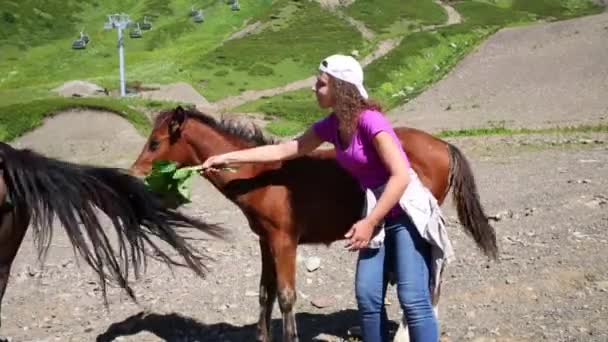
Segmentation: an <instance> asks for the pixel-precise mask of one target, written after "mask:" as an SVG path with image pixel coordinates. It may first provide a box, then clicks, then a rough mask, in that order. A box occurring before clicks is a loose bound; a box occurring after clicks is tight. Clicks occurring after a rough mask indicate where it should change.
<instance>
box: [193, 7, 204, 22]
mask: <svg viewBox="0 0 608 342" xmlns="http://www.w3.org/2000/svg"><path fill="white" fill-rule="evenodd" d="M203 21H205V17H204V16H203V10H200V9H199V10H198V12H196V15H195V16H194V22H195V23H202V22H203Z"/></svg>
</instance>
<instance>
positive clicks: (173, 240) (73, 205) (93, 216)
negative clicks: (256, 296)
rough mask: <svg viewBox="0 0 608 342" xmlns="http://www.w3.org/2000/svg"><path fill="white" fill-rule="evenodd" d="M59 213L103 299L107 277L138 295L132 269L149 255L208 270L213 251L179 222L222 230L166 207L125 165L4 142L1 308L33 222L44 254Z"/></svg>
mask: <svg viewBox="0 0 608 342" xmlns="http://www.w3.org/2000/svg"><path fill="white" fill-rule="evenodd" d="M100 213H103V214H105V215H106V216H107V217H108V218H109V220H110V224H106V226H108V228H109V226H112V227H113V228H114V234H111V235H115V236H116V237H117V240H118V246H115V247H113V246H112V244H111V243H110V241H109V240H110V236H109V235H108V234H107V233H106V232H105V231H104V224H103V223H102V222H101V221H100V220H99V217H98V214H100ZM54 219H57V220H58V221H59V223H61V225H62V226H63V227H64V228H65V232H66V234H67V236H68V238H69V239H70V241H71V243H72V245H73V247H74V252H76V251H78V253H79V254H80V256H82V257H83V258H84V260H85V261H86V262H87V263H88V264H89V265H90V266H91V267H93V269H94V270H95V271H96V273H97V274H98V276H99V279H100V282H101V288H102V294H103V299H104V304H105V305H108V303H107V298H106V281H112V280H113V281H115V282H116V283H118V285H119V286H120V287H122V288H123V289H125V290H126V292H127V294H128V295H129V297H130V298H131V299H132V300H134V301H136V297H135V294H134V293H133V290H132V289H131V287H130V286H129V279H128V278H129V273H130V272H129V268H130V267H133V271H134V273H135V276H136V277H137V276H139V274H140V268H141V267H142V266H143V267H145V266H146V257H147V256H150V257H153V258H155V259H160V260H162V261H164V262H165V263H167V264H168V265H169V266H171V265H180V266H187V267H188V268H190V269H191V270H193V271H194V272H195V273H196V274H198V275H200V276H204V275H205V272H206V267H205V265H204V263H203V260H204V259H205V258H207V257H206V256H205V255H202V254H199V253H198V252H197V251H196V250H195V249H194V248H193V247H192V246H191V245H190V244H189V243H188V241H187V240H188V239H187V238H185V237H184V236H182V234H180V233H179V232H178V231H177V229H178V228H179V227H183V228H190V229H193V230H195V231H201V232H204V233H207V234H210V235H211V236H214V237H221V236H222V235H223V233H222V229H221V227H218V226H215V225H209V224H206V223H204V222H202V221H199V220H197V219H194V218H190V217H188V216H186V215H184V214H181V213H180V212H178V211H175V210H173V209H167V208H165V207H164V206H163V204H162V202H161V200H160V199H159V198H158V197H157V195H156V194H154V193H152V192H151V191H150V190H148V188H147V187H146V186H145V185H144V184H143V183H142V182H141V180H139V179H138V178H135V177H133V176H132V175H130V174H128V172H127V171H126V170H120V169H114V168H104V167H95V166H88V165H80V164H74V163H68V162H64V161H61V160H57V159H51V158H47V157H44V156H42V155H40V154H37V153H35V152H33V151H30V150H16V149H13V148H12V147H11V146H9V145H7V144H5V143H1V142H0V306H1V304H2V298H3V296H4V291H5V290H6V285H7V283H8V278H9V274H10V269H11V265H12V263H13V260H14V259H15V256H16V255H17V251H18V250H19V247H20V246H21V243H22V241H23V238H24V236H25V233H26V231H27V229H28V227H29V226H30V223H32V229H33V233H34V238H35V240H36V242H37V247H38V252H39V257H40V258H41V259H43V257H44V256H45V255H46V251H47V250H48V247H49V245H50V240H51V236H52V234H53V221H54ZM157 239H160V240H161V241H163V242H165V243H166V244H167V245H168V246H169V247H171V248H173V249H174V250H175V251H177V253H178V254H179V255H180V257H181V258H183V260H184V261H185V264H183V263H180V262H178V261H177V260H174V259H172V258H171V257H169V256H168V255H167V254H166V253H165V252H164V251H163V250H162V249H161V248H160V247H161V246H159V245H157V242H158V241H154V240H157ZM87 240H88V241H89V243H87ZM116 247H118V248H116ZM0 341H6V339H2V338H0Z"/></svg>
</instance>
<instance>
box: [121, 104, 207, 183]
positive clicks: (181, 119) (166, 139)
mask: <svg viewBox="0 0 608 342" xmlns="http://www.w3.org/2000/svg"><path fill="white" fill-rule="evenodd" d="M187 122H188V113H187V112H186V110H184V109H183V108H182V107H181V106H180V107H177V108H175V109H173V110H169V111H165V112H161V113H160V114H159V115H158V116H157V117H156V120H155V122H154V127H153V128H152V132H150V136H149V137H148V140H147V141H146V144H145V145H144V147H143V149H142V151H141V153H140V154H139V156H138V157H137V159H136V160H135V162H134V163H133V165H131V174H133V175H136V176H144V175H146V174H148V173H149V172H150V171H151V170H152V163H153V162H154V161H157V160H172V161H175V162H176V163H178V164H179V165H183V166H186V165H193V164H195V163H196V162H197V160H196V156H195V154H194V151H193V149H192V147H191V146H190V145H189V143H188V141H187V139H186V136H187V133H186V124H187Z"/></svg>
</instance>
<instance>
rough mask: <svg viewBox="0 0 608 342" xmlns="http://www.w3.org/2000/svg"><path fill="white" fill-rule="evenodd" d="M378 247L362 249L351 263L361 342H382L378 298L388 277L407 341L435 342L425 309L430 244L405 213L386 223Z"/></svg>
mask: <svg viewBox="0 0 608 342" xmlns="http://www.w3.org/2000/svg"><path fill="white" fill-rule="evenodd" d="M385 230H386V237H385V240H384V245H383V246H382V247H380V248H378V249H369V248H367V249H362V250H361V251H360V252H359V258H358V260H357V274H356V279H355V292H356V296H357V303H358V306H359V319H360V321H361V331H362V334H363V341H364V342H388V341H389V336H388V329H387V325H386V324H387V320H388V318H387V314H386V309H385V307H384V296H385V295H386V288H387V285H388V278H387V276H388V274H387V273H388V272H389V271H393V272H395V276H396V279H397V294H398V298H399V302H400V304H401V308H402V309H403V312H404V314H405V317H406V320H407V325H408V332H409V335H410V340H411V341H415V342H437V341H439V326H438V323H437V318H436V317H435V313H434V312H433V306H432V304H431V294H430V290H429V284H430V283H429V281H430V280H429V276H430V274H431V267H432V266H431V245H430V244H429V243H428V242H426V241H425V240H424V239H423V238H422V237H421V236H420V234H419V233H418V231H417V230H416V227H415V226H414V224H413V222H412V221H411V220H410V218H409V217H408V216H407V215H406V214H402V215H400V216H397V217H395V218H392V219H387V220H386V225H385Z"/></svg>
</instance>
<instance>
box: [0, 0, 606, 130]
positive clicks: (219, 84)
mask: <svg viewBox="0 0 608 342" xmlns="http://www.w3.org/2000/svg"><path fill="white" fill-rule="evenodd" d="M227 2H228V1H226V0H195V1H185V0H143V1H135V0H121V1H118V0H103V1H102V0H83V1H76V0H62V1H59V0H21V1H16V0H0V51H1V52H2V53H0V132H10V133H3V134H2V135H0V137H1V138H2V139H7V138H8V137H14V136H17V135H18V134H20V133H19V132H20V130H22V129H29V128H28V127H30V128H31V125H29V126H28V125H21V124H19V125H17V124H12V123H11V122H12V121H14V120H9V119H8V118H12V117H11V116H10V115H13V114H11V113H13V112H15V111H16V110H17V109H18V111H19V113H21V115H25V116H28V113H30V112H31V113H32V114H31V115H32V116H33V117H35V116H37V115H39V114H35V113H39V112H40V108H41V107H40V103H64V102H62V101H63V100H61V99H59V98H57V97H56V95H55V94H53V93H51V92H50V90H51V89H53V88H55V87H57V86H59V85H61V84H62V83H64V82H66V81H69V80H75V79H79V80H88V81H91V82H94V83H97V84H99V85H101V86H103V87H106V88H108V89H110V90H113V89H117V88H118V79H119V76H118V52H117V49H116V43H117V42H116V39H117V34H116V30H108V31H106V30H104V28H103V24H104V22H105V21H106V16H107V15H108V14H110V13H116V12H126V13H128V14H129V15H130V16H131V19H132V20H134V21H141V20H142V19H143V17H144V16H148V17H149V18H150V19H151V21H152V23H153V27H152V29H151V30H150V31H143V37H142V38H140V39H133V38H129V36H128V30H127V31H126V32H125V38H124V44H125V62H126V78H127V81H128V82H141V83H144V84H145V83H171V82H177V81H185V82H188V83H190V84H191V85H192V86H193V87H194V88H195V89H197V90H198V91H199V92H200V93H201V94H203V96H205V97H206V98H207V99H209V100H210V101H217V100H220V99H222V98H225V97H227V96H231V95H237V94H239V93H241V92H243V91H245V90H252V89H265V88H272V87H277V86H281V85H284V84H287V83H289V82H292V81H296V80H300V79H304V78H306V77H309V76H310V75H313V74H314V73H315V72H316V68H317V65H318V63H319V60H320V59H321V58H323V57H325V56H327V55H330V54H334V53H345V54H348V53H351V52H352V51H354V50H357V51H359V52H360V58H362V57H363V56H364V55H365V54H367V53H369V52H371V51H373V49H374V48H375V46H376V45H377V44H378V43H379V42H380V41H381V40H382V39H385V38H389V37H390V38H395V37H397V38H402V42H401V44H400V45H399V46H398V47H397V48H395V49H394V50H393V51H391V52H390V53H389V54H387V55H386V56H385V57H383V58H381V59H379V60H377V61H376V62H374V63H372V64H371V65H369V66H368V67H367V68H366V82H367V86H368V88H369V89H370V91H371V94H372V95H373V96H374V97H375V98H377V99H379V100H381V101H382V102H383V103H384V104H385V106H386V108H387V109H390V108H392V107H394V106H396V105H398V104H401V103H403V102H405V101H407V100H408V99H410V98H412V97H413V96H415V95H416V94H418V93H420V92H421V91H422V90H424V89H425V88H426V87H427V86H428V85H429V84H431V83H433V82H434V81H436V80H438V79H439V78H441V77H442V76H443V75H445V73H446V72H447V71H448V70H449V69H450V68H451V67H452V66H453V65H454V64H455V63H456V62H457V61H458V60H460V59H461V58H462V56H464V55H465V54H466V53H468V52H469V51H470V50H471V49H472V48H473V47H475V46H476V45H477V44H479V42H480V41H482V40H483V39H484V38H485V37H487V36H488V35H489V34H491V33H492V32H494V31H495V30H496V29H498V28H500V27H503V26H507V25H519V24H523V23H529V22H533V21H535V20H541V19H542V20H556V19H565V18H570V17H574V16H578V15H584V14H591V13H596V12H598V11H599V10H600V8H599V7H598V6H596V5H593V4H592V3H591V2H590V0H535V1H529V0H463V1H450V4H452V5H453V6H454V7H455V8H456V10H457V11H458V12H459V13H460V14H461V15H462V17H463V18H464V23H462V24H459V25H455V26H449V27H441V26H440V27H439V28H437V27H436V25H442V24H444V23H445V22H446V20H447V13H446V11H445V10H444V8H442V7H441V6H440V5H438V4H437V3H436V2H435V1H434V0H399V1H396V0H366V1H361V0H359V1H355V2H354V3H352V4H351V5H349V6H348V7H340V8H338V12H337V13H336V12H332V11H329V10H327V9H324V8H322V7H320V5H319V4H318V2H316V1H311V0H241V1H239V3H240V11H232V10H231V7H230V5H228V4H227ZM193 6H194V8H195V9H202V10H203V11H204V16H205V21H204V22H203V23H195V22H194V21H193V20H192V17H191V7H193ZM345 15H346V16H350V17H352V18H354V19H356V20H357V21H358V22H359V23H362V24H364V25H365V26H366V27H367V28H368V29H369V30H371V32H373V33H374V35H373V37H371V38H369V39H366V38H364V37H363V35H362V34H361V32H360V31H359V30H358V29H357V28H356V27H354V26H353V25H351V24H350V23H349V22H348V21H347V20H346V19H344V16H345ZM431 27H434V29H432V30H431ZM245 28H249V29H251V30H250V31H251V32H250V33H249V34H247V35H241V36H240V38H234V39H229V37H231V36H232V35H233V34H235V33H237V32H239V31H241V30H243V29H245ZM80 30H84V31H85V32H86V33H87V34H88V35H89V37H90V39H91V40H90V43H89V44H88V46H87V47H86V49H84V50H73V49H71V44H72V41H73V40H74V39H76V38H78V36H79V32H80ZM41 101H42V102H41ZM53 101H55V102H53ZM86 101H89V102H91V103H92V102H95V101H98V102H99V103H101V105H107V104H108V103H112V102H116V103H117V104H118V105H127V106H130V101H125V100H124V99H123V100H119V99H112V98H110V99H88V100H86ZM68 102H69V101H68ZM131 102H132V101H131ZM140 102H141V101H140ZM143 102H145V101H143ZM125 103H126V104H125ZM144 105H145V103H144ZM53 108H54V107H53ZM237 109H238V110H240V111H252V112H264V113H267V114H272V115H273V116H275V117H276V118H277V120H276V121H275V122H273V123H272V124H271V125H270V130H271V131H273V132H275V133H278V134H291V133H293V132H295V131H297V130H299V129H301V128H302V127H303V126H304V125H306V124H308V123H310V122H312V121H313V120H315V119H317V118H318V117H320V116H321V115H323V114H324V113H322V112H321V111H319V110H318V109H317V108H316V104H315V102H314V98H313V97H312V93H311V92H310V90H309V89H304V90H300V91H295V92H290V93H286V94H281V95H279V96H276V97H272V98H268V99H262V100H259V101H255V102H252V103H247V104H245V105H243V106H241V107H240V108H237ZM11 125H12V126H11ZM9 126H10V127H9Z"/></svg>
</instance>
